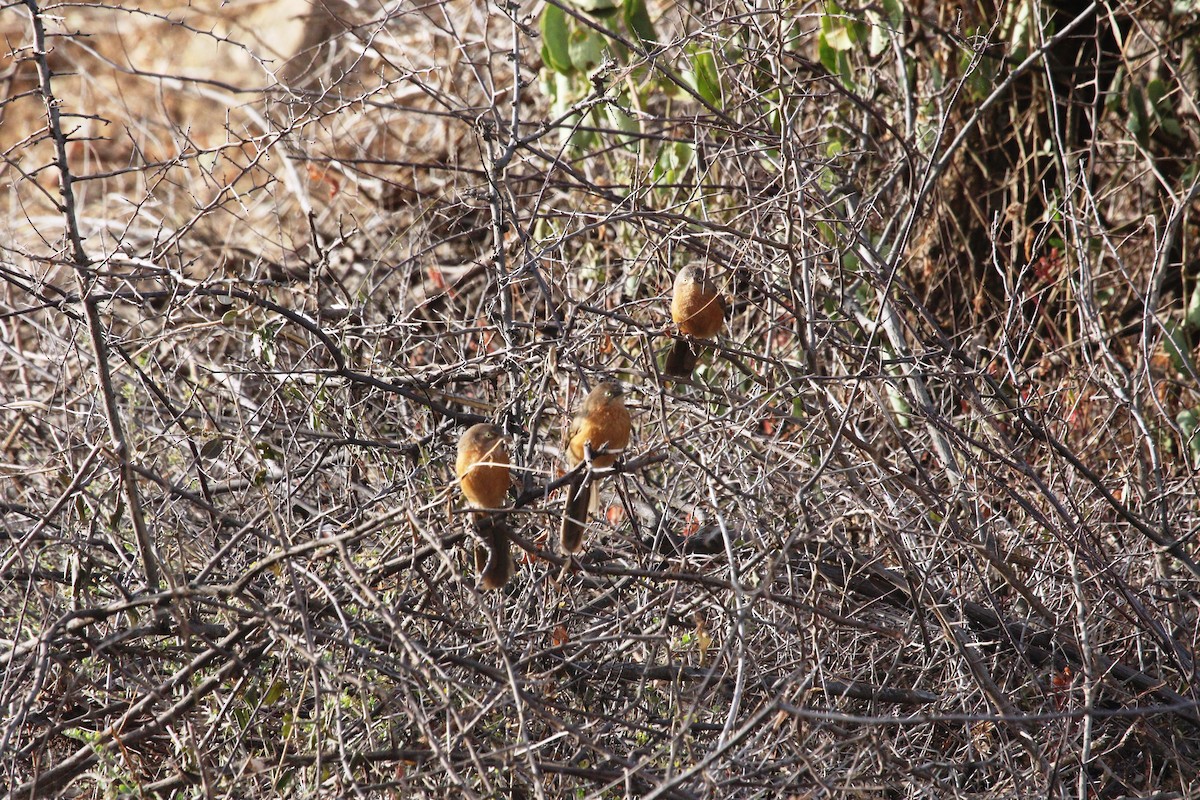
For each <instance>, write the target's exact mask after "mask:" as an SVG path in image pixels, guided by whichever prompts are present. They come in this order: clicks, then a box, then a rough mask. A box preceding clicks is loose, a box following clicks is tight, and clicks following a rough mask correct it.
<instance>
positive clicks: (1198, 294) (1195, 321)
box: [1183, 281, 1200, 330]
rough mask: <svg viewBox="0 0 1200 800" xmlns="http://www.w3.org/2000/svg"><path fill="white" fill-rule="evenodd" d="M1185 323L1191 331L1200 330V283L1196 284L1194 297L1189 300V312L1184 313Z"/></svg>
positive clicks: (1193, 291) (1193, 290) (1193, 292)
mask: <svg viewBox="0 0 1200 800" xmlns="http://www.w3.org/2000/svg"><path fill="white" fill-rule="evenodd" d="M1183 321H1184V322H1186V323H1187V326H1188V328H1190V329H1191V330H1197V329H1200V281H1198V282H1197V283H1196V287H1195V288H1194V289H1192V296H1191V297H1189V298H1188V305H1187V311H1186V312H1184V315H1183Z"/></svg>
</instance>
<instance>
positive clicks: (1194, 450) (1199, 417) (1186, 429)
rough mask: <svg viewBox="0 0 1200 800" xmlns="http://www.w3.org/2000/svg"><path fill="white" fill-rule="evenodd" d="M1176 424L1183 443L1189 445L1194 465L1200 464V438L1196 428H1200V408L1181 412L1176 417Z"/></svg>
mask: <svg viewBox="0 0 1200 800" xmlns="http://www.w3.org/2000/svg"><path fill="white" fill-rule="evenodd" d="M1175 422H1176V423H1177V424H1178V425H1179V431H1180V432H1181V433H1182V434H1183V441H1184V442H1185V443H1186V444H1187V448H1188V452H1189V453H1191V456H1192V465H1193V466H1195V465H1197V464H1200V436H1197V435H1196V428H1197V427H1200V408H1188V409H1184V410H1183V411H1180V412H1179V414H1178V415H1176V417H1175Z"/></svg>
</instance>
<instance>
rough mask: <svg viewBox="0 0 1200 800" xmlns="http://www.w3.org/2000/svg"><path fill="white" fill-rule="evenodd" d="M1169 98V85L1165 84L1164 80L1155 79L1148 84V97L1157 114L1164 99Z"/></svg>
mask: <svg viewBox="0 0 1200 800" xmlns="http://www.w3.org/2000/svg"><path fill="white" fill-rule="evenodd" d="M1166 96H1167V84H1165V83H1163V81H1162V78H1155V79H1154V80H1152V81H1150V82H1149V83H1147V84H1146V97H1147V98H1149V100H1150V105H1151V107H1153V108H1154V110H1155V111H1156V112H1157V111H1158V110H1159V107H1160V106H1161V105H1162V101H1163V98H1164V97H1166Z"/></svg>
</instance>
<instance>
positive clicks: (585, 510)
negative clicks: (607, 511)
mask: <svg viewBox="0 0 1200 800" xmlns="http://www.w3.org/2000/svg"><path fill="white" fill-rule="evenodd" d="M598 500H599V498H598V496H597V492H596V482H595V481H589V480H588V479H587V473H584V474H582V475H580V476H579V478H577V479H576V480H574V481H572V482H571V483H570V484H569V485H568V486H567V505H566V507H565V508H564V509H563V517H562V529H561V533H560V544H561V545H562V551H563V552H564V553H566V554H567V555H570V554H571V553H578V552H579V551H580V550H582V549H583V532H584V530H585V529H586V528H587V521H588V514H589V513H590V512H591V511H593V510H594V509H595V507H596V506H597V505H598Z"/></svg>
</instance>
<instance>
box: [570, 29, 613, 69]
mask: <svg viewBox="0 0 1200 800" xmlns="http://www.w3.org/2000/svg"><path fill="white" fill-rule="evenodd" d="M567 49H568V50H569V51H570V53H571V63H572V64H574V65H575V69H577V70H579V71H580V72H587V71H588V70H590V69H591V68H592V67H594V66H596V65H597V64H599V63H600V61H601V60H602V59H603V58H604V37H603V36H601V35H600V34H598V33H596V32H595V31H589V30H584V29H583V28H576V29H575V30H573V31H571V36H570V41H569V43H568V45H567Z"/></svg>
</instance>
